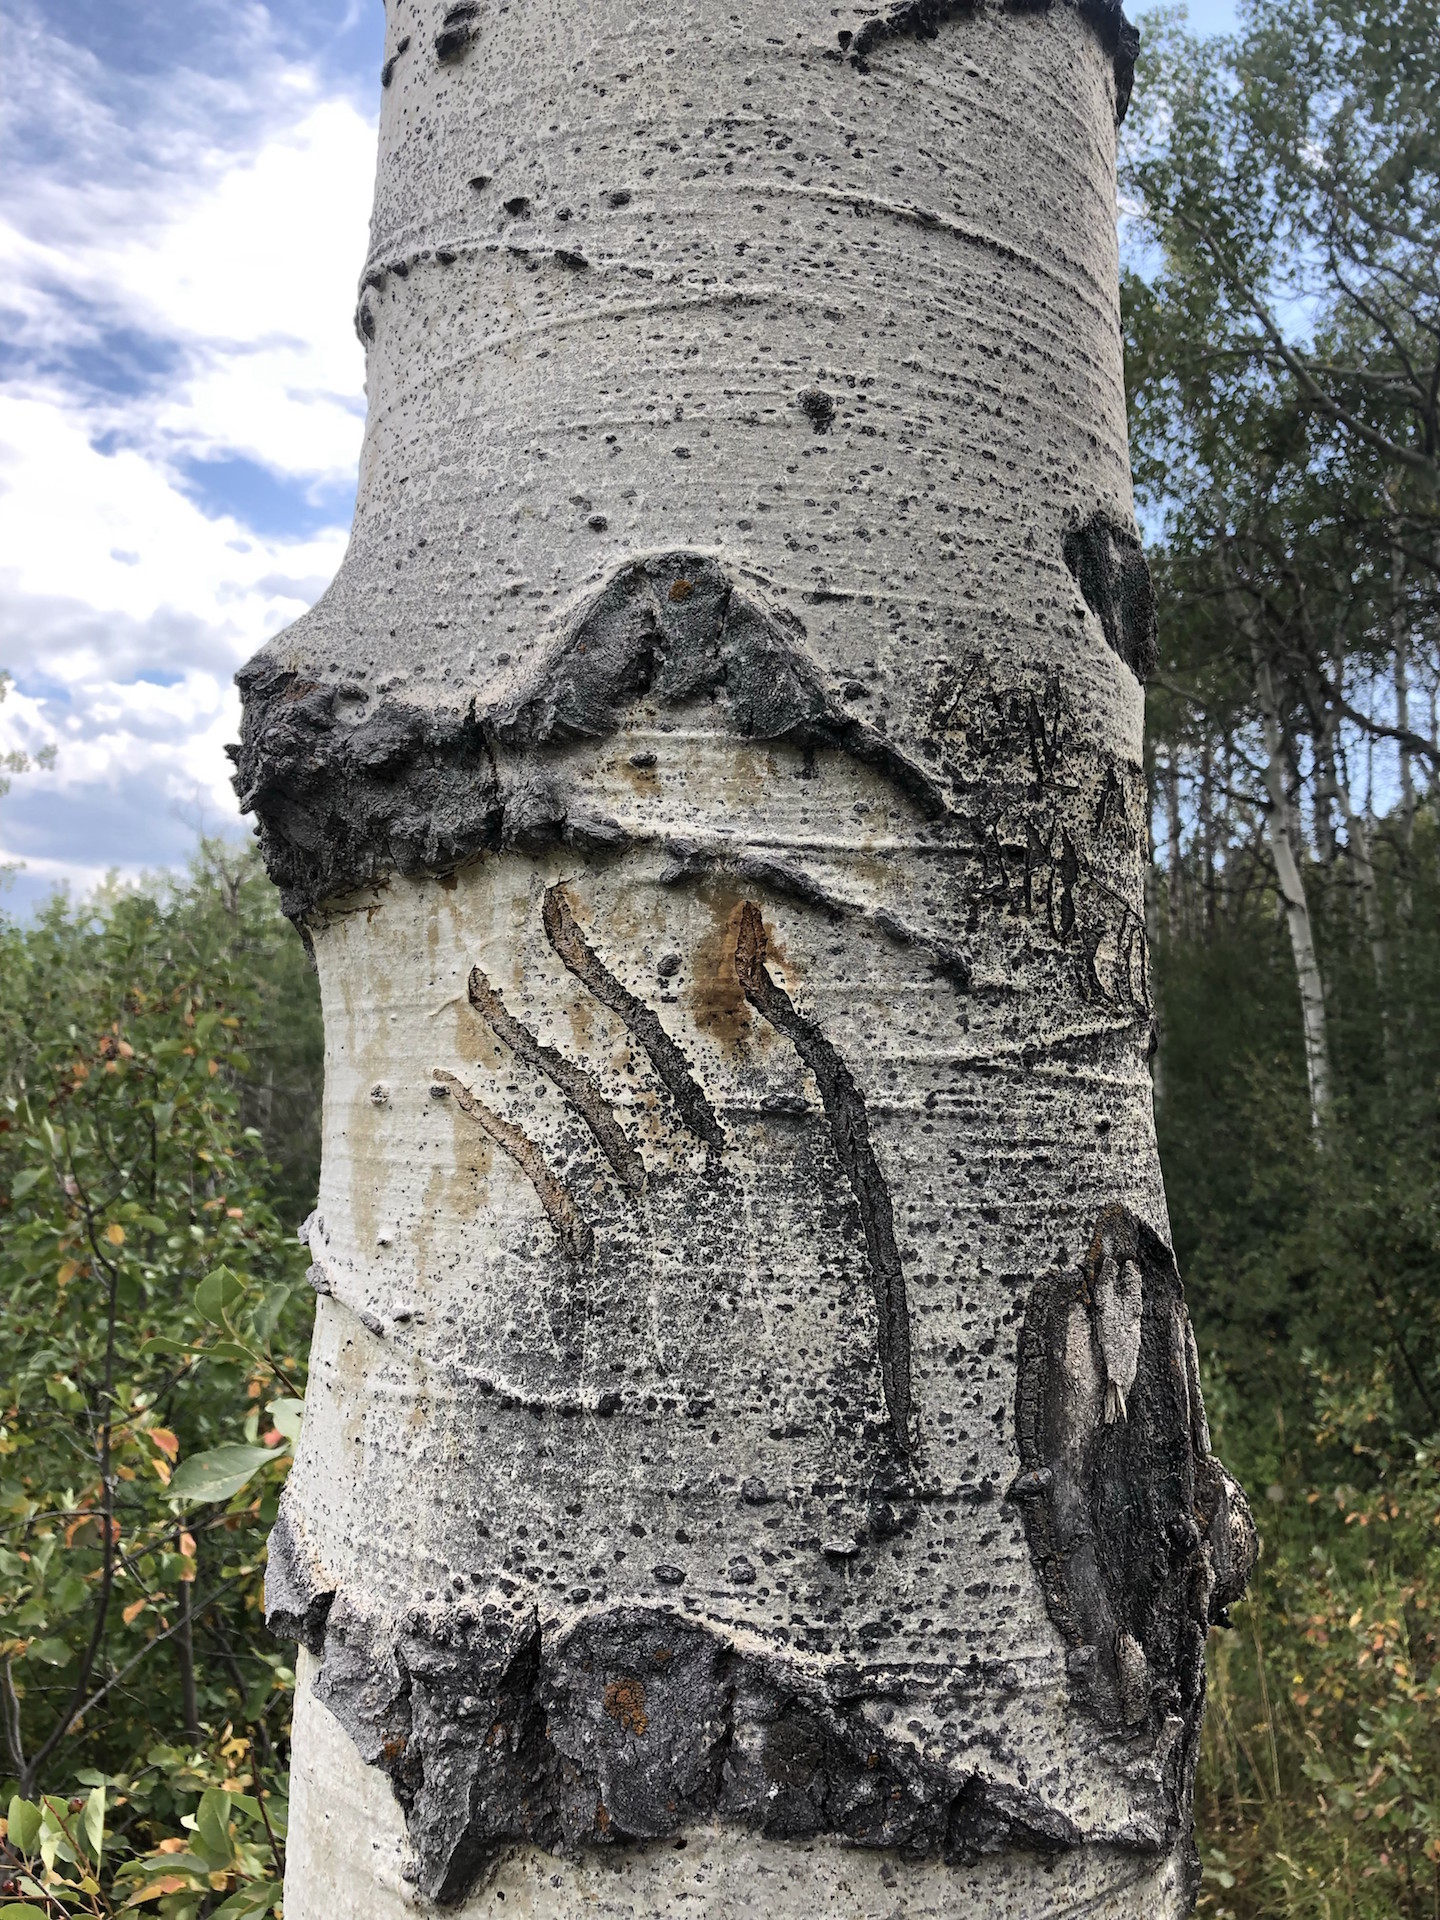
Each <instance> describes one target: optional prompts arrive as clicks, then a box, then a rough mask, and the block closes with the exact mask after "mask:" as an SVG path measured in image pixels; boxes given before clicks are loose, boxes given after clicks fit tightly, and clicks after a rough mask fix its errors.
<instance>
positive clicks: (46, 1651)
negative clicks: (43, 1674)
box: [28, 1640, 70, 1667]
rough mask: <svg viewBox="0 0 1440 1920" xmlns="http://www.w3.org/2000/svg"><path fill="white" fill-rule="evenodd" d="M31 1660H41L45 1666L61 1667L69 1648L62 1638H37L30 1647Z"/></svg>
mask: <svg viewBox="0 0 1440 1920" xmlns="http://www.w3.org/2000/svg"><path fill="white" fill-rule="evenodd" d="M28 1657H29V1658H30V1659H31V1660H43V1661H44V1662H45V1665H46V1666H47V1667H63V1666H64V1664H65V1662H66V1661H67V1660H68V1659H69V1658H70V1649H69V1647H68V1646H66V1644H65V1642H64V1641H63V1640H37V1641H35V1642H34V1644H33V1645H32V1646H31V1648H30V1652H29V1656H28Z"/></svg>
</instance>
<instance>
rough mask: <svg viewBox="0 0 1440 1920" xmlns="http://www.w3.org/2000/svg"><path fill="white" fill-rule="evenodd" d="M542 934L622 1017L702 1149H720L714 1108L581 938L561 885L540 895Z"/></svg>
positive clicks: (648, 1011) (649, 1014)
mask: <svg viewBox="0 0 1440 1920" xmlns="http://www.w3.org/2000/svg"><path fill="white" fill-rule="evenodd" d="M543 917H544V921H545V933H546V937H547V938H548V940H549V942H550V944H551V946H552V947H553V948H554V949H555V951H556V953H557V954H558V955H559V956H560V958H561V960H562V961H564V963H565V965H566V967H568V968H569V970H570V972H571V973H573V974H574V976H575V978H576V979H577V980H578V981H580V983H581V984H582V986H585V987H587V988H588V989H589V990H590V992H591V993H593V994H594V996H595V998H596V999H597V1000H598V1001H599V1002H600V1004H601V1005H602V1006H605V1007H608V1008H609V1009H610V1011H611V1012H612V1013H613V1014H616V1015H618V1017H619V1018H620V1019H621V1020H623V1021H624V1023H625V1025H626V1027H627V1028H628V1029H629V1031H630V1032H631V1033H632V1034H633V1035H634V1036H635V1038H636V1040H638V1041H639V1043H640V1045H641V1046H642V1047H643V1048H644V1049H645V1052H646V1053H647V1054H648V1055H649V1058H650V1064H651V1066H652V1067H654V1069H655V1072H656V1074H657V1075H658V1077H659V1078H660V1080H661V1082H662V1083H663V1084H664V1086H665V1088H666V1089H667V1091H668V1092H669V1094H670V1097H671V1099H672V1100H673V1101H674V1102H675V1106H676V1110H677V1111H678V1113H679V1115H680V1118H681V1119H682V1120H683V1121H684V1122H685V1124H686V1126H687V1127H688V1128H689V1129H690V1131H691V1132H692V1133H693V1134H697V1135H698V1136H699V1138H700V1139H702V1140H703V1141H704V1142H705V1144H706V1146H708V1147H723V1146H724V1144H725V1135H724V1133H723V1132H722V1131H721V1127H720V1122H719V1120H718V1119H717V1118H716V1115H715V1109H714V1108H713V1107H712V1106H711V1104H710V1102H709V1101H708V1100H707V1099H706V1097H705V1095H704V1092H703V1091H702V1090H701V1088H700V1086H699V1083H698V1082H697V1081H696V1079H695V1077H694V1075H693V1074H692V1073H691V1071H690V1067H689V1063H688V1062H687V1061H686V1058H685V1056H684V1054H683V1053H682V1052H681V1051H680V1049H679V1047H678V1046H676V1044H675V1042H674V1041H673V1040H672V1039H671V1038H670V1035H669V1034H668V1033H667V1032H666V1031H665V1029H664V1027H662V1026H661V1024H660V1019H659V1016H658V1015H657V1014H656V1013H655V1011H654V1009H653V1008H651V1007H647V1006H646V1005H645V1003H644V1001H642V1000H637V999H636V997H635V995H634V994H633V993H631V992H630V990H629V988H628V987H625V986H622V985H621V983H620V981H618V980H617V979H616V978H615V975H614V974H613V973H611V971H610V969H609V968H608V967H607V966H606V965H605V962H604V961H603V960H602V959H601V958H600V956H599V954H597V953H596V952H595V950H594V948H593V947H592V946H590V945H589V943H588V942H587V941H586V939H585V936H584V935H583V934H582V933H581V931H580V929H579V927H578V926H577V924H576V921H575V915H574V912H573V911H572V909H571V906H570V901H569V898H568V896H567V895H566V892H565V889H564V887H562V886H558V885H557V886H553V887H551V888H550V890H549V892H548V893H547V894H546V895H545V905H544V915H543Z"/></svg>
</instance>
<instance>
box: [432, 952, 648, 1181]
mask: <svg viewBox="0 0 1440 1920" xmlns="http://www.w3.org/2000/svg"><path fill="white" fill-rule="evenodd" d="M469 995H470V1004H471V1006H472V1007H474V1009H475V1011H476V1012H477V1013H478V1014H479V1015H480V1018H481V1019H482V1020H483V1021H484V1022H485V1024H486V1026H488V1027H489V1029H490V1031H491V1032H492V1033H493V1034H494V1035H495V1037H496V1039H497V1040H503V1041H504V1043H505V1045H506V1046H507V1047H509V1049H510V1051H511V1052H512V1053H513V1054H514V1055H515V1057H516V1058H517V1059H518V1060H523V1061H524V1062H525V1064H526V1066H528V1067H534V1068H535V1070H536V1072H537V1073H543V1074H544V1076H545V1078H546V1079H547V1080H548V1081H550V1083H551V1085H552V1086H555V1087H558V1088H559V1090H560V1092H561V1093H563V1094H564V1096H565V1098H566V1099H567V1100H568V1101H569V1102H570V1105H571V1106H572V1107H573V1108H574V1109H575V1111H576V1112H577V1113H578V1114H579V1116H580V1118H581V1119H582V1120H583V1121H584V1122H585V1124H586V1126H587V1127H588V1128H589V1129H590V1131H591V1133H592V1134H594V1136H595V1144H596V1145H597V1146H598V1147H599V1149H600V1151H601V1152H602V1153H603V1154H604V1156H605V1158H606V1159H607V1160H608V1161H609V1162H610V1164H611V1166H612V1167H613V1168H614V1169H615V1177H616V1178H617V1179H618V1180H619V1182H620V1184H621V1186H622V1187H626V1188H628V1189H629V1191H630V1192H631V1193H639V1192H640V1190H641V1188H642V1187H643V1186H644V1185H645V1166H644V1162H643V1161H642V1160H641V1158H640V1156H639V1154H638V1153H637V1152H636V1151H635V1149H634V1147H632V1146H631V1144H630V1142H629V1141H628V1140H627V1139H626V1137H625V1134H624V1131H623V1129H622V1128H621V1125H620V1122H619V1121H618V1120H617V1119H616V1118H615V1115H614V1114H613V1113H612V1112H611V1110H610V1103H609V1101H608V1100H607V1099H606V1098H605V1096H604V1094H603V1093H602V1092H601V1091H600V1089H599V1087H598V1086H597V1085H596V1083H595V1081H594V1080H593V1079H592V1078H591V1077H590V1075H589V1074H588V1073H587V1072H586V1071H585V1069H584V1068H583V1067H577V1066H576V1065H575V1063H574V1061H573V1060H567V1059H566V1058H565V1056H564V1054H563V1053H559V1052H557V1051H556V1049H555V1048H554V1047H547V1046H546V1045H545V1043H544V1041H543V1040H540V1039H538V1038H537V1037H536V1035H535V1034H533V1033H531V1031H530V1029H529V1028H528V1027H527V1026H525V1025H524V1023H523V1022H522V1021H519V1020H517V1019H516V1018H515V1016H514V1015H513V1014H512V1013H509V1012H507V1010H506V1007H505V1002H504V1001H503V1000H502V999H501V998H500V995H499V994H498V993H497V992H496V991H495V989H494V987H492V986H491V984H490V982H489V981H488V980H487V979H486V978H485V976H484V974H483V973H482V972H481V971H480V969H479V967H472V968H471V969H470V985H469Z"/></svg>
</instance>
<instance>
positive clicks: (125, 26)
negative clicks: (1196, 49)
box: [0, 0, 1234, 911]
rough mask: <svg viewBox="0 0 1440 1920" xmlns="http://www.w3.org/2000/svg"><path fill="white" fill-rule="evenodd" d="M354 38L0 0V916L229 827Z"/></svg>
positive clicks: (300, 403) (345, 284)
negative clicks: (4, 695) (1, 865)
mask: <svg viewBox="0 0 1440 1920" xmlns="http://www.w3.org/2000/svg"><path fill="white" fill-rule="evenodd" d="M1139 17H1140V18H1141V19H1142V20H1143V10H1141V13H1140V16H1139ZM1190 18H1191V22H1192V24H1193V25H1194V26H1195V27H1196V28H1198V29H1199V30H1201V31H1205V32H1214V31H1222V30H1224V29H1226V28H1229V27H1230V26H1232V25H1233V24H1234V10H1233V5H1232V3H1231V0H1194V3H1193V4H1192V5H1191V7H1190ZM383 26H384V15H383V9H382V6H381V0H285V4H279V3H278V0H277V4H276V5H274V6H265V5H262V4H260V3H259V0H0V65H3V70H4V73H5V87H6V95H7V101H6V105H7V113H6V116H5V119H4V122H3V126H0V168H3V177H4V179H5V182H6V205H5V210H4V213H3V215H0V667H5V668H8V669H9V670H10V672H11V673H12V674H13V675H14V679H15V686H14V689H13V690H12V692H11V693H10V695H9V697H8V699H6V701H5V702H4V704H3V706H0V752H3V751H5V750H6V749H9V748H21V749H26V750H29V751H31V752H32V753H33V752H35V751H36V750H38V749H40V748H42V747H45V746H54V747H55V749H56V757H55V764H54V768H53V770H51V771H38V772H34V773H31V774H28V775H25V776H22V777H21V778H20V779H18V780H17V781H16V782H15V784H14V786H13V788H12V790H11V792H10V793H9V794H8V795H7V796H6V797H5V798H4V799H3V800H0V862H19V863H23V864H22V865H21V867H20V870H19V871H18V872H17V873H15V874H14V875H13V876H12V878H11V880H10V883H9V886H8V890H7V892H6V893H5V894H4V895H3V896H0V901H3V904H4V905H5V906H6V907H7V908H8V909H9V910H11V911H15V910H23V909H24V908H26V907H28V906H30V905H33V903H34V902H35V901H36V900H37V899H38V898H40V897H41V896H43V894H45V893H46V892H48V890H49V889H50V888H51V887H52V886H54V885H56V884H57V883H65V884H69V885H70V886H72V887H74V888H77V889H80V890H83V889H86V888H88V887H90V886H92V885H94V884H95V883H97V882H98V881H100V880H102V879H103V878H104V877H105V875H106V873H107V872H109V871H112V870H118V871H119V873H120V874H121V875H123V876H127V877H128V876H132V875H135V874H138V873H139V872H141V871H144V870H146V869H151V868H156V867H160V866H166V865H170V864H173V863H178V862H180V861H183V860H184V859H185V858H186V856H187V854H188V853H189V851H190V850H191V848H192V847H193V845H194V842H195V835H196V832H197V831H198V830H206V831H210V832H214V831H217V830H224V831H229V832H234V833H240V832H242V831H243V830H244V828H243V825H242V823H241V821H240V820H239V818H238V816H237V814H236V810H235V803H234V798H233V796H232V794H231V792H230V787H229V778H228V776H229V763H228V761H227V760H226V759H225V756H224V752H223V748H224V744H225V742H226V741H227V740H231V739H233V738H234V737H235V732H236V728H237V724H238V705H237V703H236V700H235V695H234V691H233V688H232V687H231V684H230V682H231V676H232V675H233V673H234V671H235V669H236V667H237V666H239V664H240V663H241V662H242V661H243V660H244V659H245V658H246V657H247V656H248V655H249V654H250V653H252V652H253V651H254V649H255V648H256V647H257V646H258V645H259V644H260V643H261V642H262V641H263V640H265V639H267V638H268V637H269V636H270V635H271V634H272V633H274V632H276V631H278V630H279V629H280V628H281V627H283V626H286V625H287V624H288V623H289V622H290V621H291V620H293V619H295V618H296V617H297V616H298V615H299V614H300V613H302V612H303V611H304V610H305V608H306V607H307V606H309V605H310V604H311V603H312V602H313V601H314V600H315V599H316V598H317V597H318V595H319V594H320V593H321V592H322V591H323V589H324V587H325V585H326V583H327V581H328V580H329V579H330V577H331V576H332V574H333V573H334V571H335V569H336V567H337V566H338V565H339V562H340V557H341V555H342V553H343V552H344V546H345V536H346V531H347V528H348V524H349V517H350V509H351V504H352V502H353V499H354V484H355V463H356V459H357V456H358V453H359V448H360V435H361V431H362V428H363V425H364V392H363V379H364V367H363V361H362V357H361V354H360V350H359V347H358V345H357V343H356V341H355V337H354V333H353V331H352V327H351V314H352V311H353V305H354V289H355V281H356V276H357V273H358V270H359V266H360V263H361V260H362V257H363V254H364V248H365V226H366V219H367V216H368V213H369V203H370V193H371V184H372V175H373V166H374V114H375V110H376V103H377V100H378V96H379V69H380V49H381V40H382V32H383Z"/></svg>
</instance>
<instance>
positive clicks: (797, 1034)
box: [735, 900, 910, 1453]
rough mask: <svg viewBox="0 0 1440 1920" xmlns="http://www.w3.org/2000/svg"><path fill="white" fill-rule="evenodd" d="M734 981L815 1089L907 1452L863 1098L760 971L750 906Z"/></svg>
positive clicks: (903, 1308) (884, 1191)
mask: <svg viewBox="0 0 1440 1920" xmlns="http://www.w3.org/2000/svg"><path fill="white" fill-rule="evenodd" d="M735 975H736V978H737V979H738V980H739V982H740V985H741V986H742V988H743V989H744V992H745V998H746V999H747V1000H748V1001H749V1002H750V1004H751V1006H752V1007H754V1008H755V1010H756V1012H757V1013H760V1014H762V1015H763V1016H764V1018H765V1019H767V1020H768V1021H769V1022H770V1024H771V1026H772V1027H774V1028H775V1029H776V1030H777V1032H779V1033H783V1034H784V1035H785V1037H786V1038H787V1039H788V1040H789V1041H790V1043H791V1045H792V1046H793V1047H794V1049H795V1051H796V1052H797V1053H798V1054H799V1056H800V1058H801V1059H802V1060H803V1061H804V1062H805V1065H806V1066H807V1067H809V1069H810V1071H811V1072H812V1073H813V1074H814V1076H815V1078H816V1080H817V1081H818V1083H819V1086H820V1098H821V1100H822V1101H823V1102H824V1104H825V1114H826V1117H827V1118H828V1120H829V1122H830V1137H831V1139H832V1141H833V1142H834V1145H835V1152H836V1155H837V1157H838V1159H839V1161H840V1165H841V1166H842V1167H843V1168H844V1170H845V1177H846V1179H847V1180H848V1181H849V1182H850V1188H851V1191H852V1192H853V1193H854V1195H855V1200H856V1203H857V1205H858V1206H859V1208H860V1219H861V1222H862V1224H863V1225H864V1228H865V1247H866V1251H867V1254H868V1256H869V1267H870V1285H871V1288H872V1289H873V1291H874V1294H875V1307H876V1312H877V1314H878V1317H879V1327H880V1333H879V1347H880V1381H881V1385H882V1386H883V1388H884V1390H885V1405H886V1407H887V1408H888V1409H889V1413H890V1424H891V1426H892V1428H893V1429H894V1433H895V1438H896V1441H897V1442H898V1444H899V1445H900V1447H901V1448H902V1449H904V1451H906V1452H907V1453H908V1452H909V1450H910V1308H909V1303H908V1302H907V1300H906V1297H905V1272H904V1269H903V1267H902V1266H901V1264H900V1252H899V1249H898V1247H897V1246H896V1245H895V1217H894V1214H893V1212H892V1210H891V1206H890V1189H889V1187H888V1186H887V1185H886V1182H885V1176H884V1174H883V1173H882V1172H881V1171H880V1163H879V1161H878V1160H877V1159H876V1158H875V1149H874V1147H872V1146H871V1144H870V1122H869V1119H868V1117H867V1115H866V1112H865V1096H864V1095H863V1094H862V1093H861V1091H860V1089H859V1088H858V1087H857V1086H856V1084H855V1081H854V1078H853V1077H852V1075H851V1072H850V1069H849V1068H848V1067H847V1066H846V1065H845V1062H844V1061H843V1060H842V1059H841V1058H840V1056H839V1054H838V1053H837V1052H836V1051H835V1048H834V1047H833V1046H832V1045H831V1043H830V1042H829V1040H827V1039H826V1037H825V1035H824V1034H823V1033H822V1032H821V1031H820V1029H819V1027H818V1026H817V1025H816V1024H815V1022H814V1021H813V1020H807V1019H806V1018H805V1016H804V1014H802V1013H801V1012H799V1010H798V1009H797V1008H796V1006H795V1004H794V1002H793V1001H792V1000H791V998H790V996H789V994H788V993H786V991H785V989H784V988H783V987H782V986H780V985H778V984H777V983H776V982H775V981H774V980H772V979H771V977H770V975H769V973H768V972H767V971H766V967H765V922H764V920H763V919H762V918H761V915H760V909H759V908H758V907H757V906H756V905H755V904H754V902H753V901H750V900H747V901H746V902H745V904H744V906H743V907H742V908H741V915H740V933H739V938H738V940H737V942H736V948H735Z"/></svg>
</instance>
